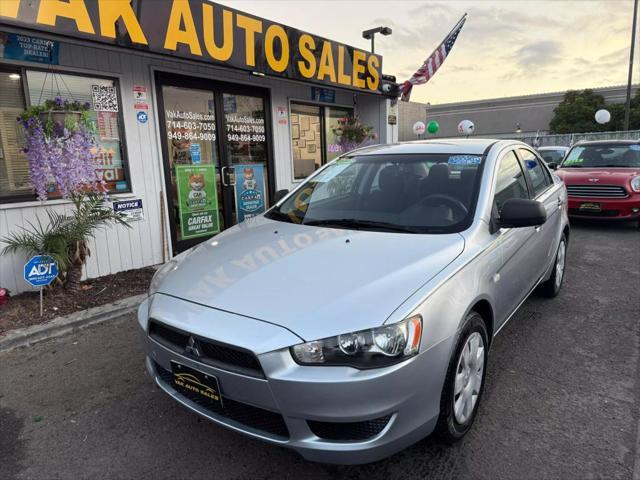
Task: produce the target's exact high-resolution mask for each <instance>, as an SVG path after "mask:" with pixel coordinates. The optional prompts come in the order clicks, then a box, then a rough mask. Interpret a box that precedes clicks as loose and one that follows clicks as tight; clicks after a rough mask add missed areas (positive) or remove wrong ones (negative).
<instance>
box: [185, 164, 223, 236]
mask: <svg viewBox="0 0 640 480" xmlns="http://www.w3.org/2000/svg"><path fill="white" fill-rule="evenodd" d="M175 168H176V183H177V185H178V211H179V215H180V229H181V233H182V235H181V239H182V240H187V239H189V238H197V237H210V236H211V235H215V234H216V233H218V232H219V231H220V223H219V221H218V193H217V191H216V167H215V166H214V165H176V166H175Z"/></svg>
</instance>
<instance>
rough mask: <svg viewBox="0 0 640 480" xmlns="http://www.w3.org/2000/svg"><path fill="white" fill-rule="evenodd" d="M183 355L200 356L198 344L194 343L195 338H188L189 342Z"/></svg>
mask: <svg viewBox="0 0 640 480" xmlns="http://www.w3.org/2000/svg"><path fill="white" fill-rule="evenodd" d="M184 353H189V354H191V355H193V356H195V357H199V356H200V350H199V349H198V344H197V343H196V340H195V338H193V337H189V342H188V343H187V346H186V347H185V349H184Z"/></svg>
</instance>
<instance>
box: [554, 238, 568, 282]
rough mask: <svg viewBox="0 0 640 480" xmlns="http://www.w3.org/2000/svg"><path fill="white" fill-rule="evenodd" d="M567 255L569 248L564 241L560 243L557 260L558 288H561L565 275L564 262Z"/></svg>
mask: <svg viewBox="0 0 640 480" xmlns="http://www.w3.org/2000/svg"><path fill="white" fill-rule="evenodd" d="M566 253H567V246H566V244H565V243H564V241H562V242H560V246H559V247H558V255H557V258H556V288H560V284H561V283H562V276H563V275H564V261H565V257H566Z"/></svg>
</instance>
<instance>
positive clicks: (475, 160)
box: [447, 155, 482, 165]
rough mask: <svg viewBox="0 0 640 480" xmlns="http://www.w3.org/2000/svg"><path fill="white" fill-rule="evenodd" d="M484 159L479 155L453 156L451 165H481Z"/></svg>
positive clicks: (449, 162)
mask: <svg viewBox="0 0 640 480" xmlns="http://www.w3.org/2000/svg"><path fill="white" fill-rule="evenodd" d="M481 161H482V158H481V157H479V156H477V155H451V156H450V157H449V160H448V161H447V163H448V164H449V165H480V162H481Z"/></svg>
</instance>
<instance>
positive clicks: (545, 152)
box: [536, 146, 570, 165]
mask: <svg viewBox="0 0 640 480" xmlns="http://www.w3.org/2000/svg"><path fill="white" fill-rule="evenodd" d="M569 149H570V147H560V146H557V147H538V148H537V149H536V150H537V152H538V153H539V154H540V156H541V157H542V159H543V160H544V161H545V162H546V163H547V165H548V164H549V163H555V164H556V165H560V163H562V160H563V159H564V156H565V155H566V154H567V152H568V151H569Z"/></svg>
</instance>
